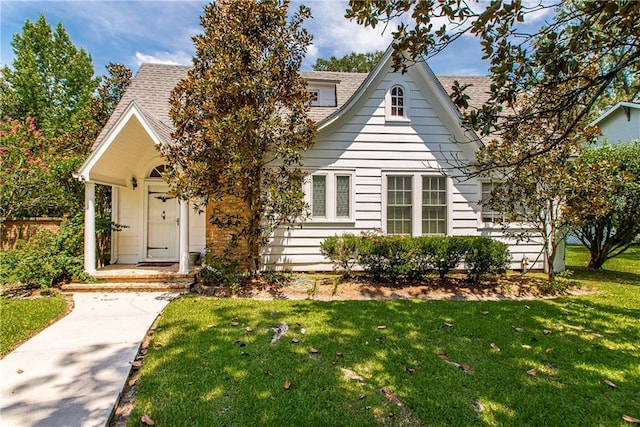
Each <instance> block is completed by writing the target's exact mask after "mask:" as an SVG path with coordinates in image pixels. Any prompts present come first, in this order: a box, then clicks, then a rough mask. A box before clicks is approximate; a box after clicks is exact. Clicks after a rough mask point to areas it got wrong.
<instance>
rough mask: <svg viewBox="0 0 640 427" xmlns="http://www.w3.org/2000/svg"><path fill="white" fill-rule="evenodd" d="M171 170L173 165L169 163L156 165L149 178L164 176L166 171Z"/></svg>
mask: <svg viewBox="0 0 640 427" xmlns="http://www.w3.org/2000/svg"><path fill="white" fill-rule="evenodd" d="M170 170H171V166H169V165H160V166H156V167H155V168H153V170H152V171H151V173H150V174H149V178H162V175H163V174H164V173H165V172H168V171H170Z"/></svg>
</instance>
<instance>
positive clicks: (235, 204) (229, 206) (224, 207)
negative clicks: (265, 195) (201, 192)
mask: <svg viewBox="0 0 640 427" xmlns="http://www.w3.org/2000/svg"><path fill="white" fill-rule="evenodd" d="M220 213H230V214H234V215H238V214H240V215H242V216H243V217H244V218H246V217H247V209H246V207H245V205H244V203H243V202H242V200H240V199H238V198H235V197H230V196H227V197H226V198H224V199H223V200H222V201H220V202H209V204H208V205H207V225H206V245H207V251H208V252H210V253H211V254H213V255H214V256H220V255H228V256H229V257H230V259H232V260H235V261H237V262H238V263H239V264H240V266H242V267H243V268H246V266H247V264H246V259H245V256H246V253H247V250H246V242H245V241H241V242H240V245H239V246H238V247H236V248H233V249H232V250H230V249H229V247H228V243H229V241H230V240H231V233H232V232H233V231H235V230H237V229H234V228H227V229H223V228H220V227H217V226H216V225H214V224H212V223H211V218H213V217H214V215H219V214H220Z"/></svg>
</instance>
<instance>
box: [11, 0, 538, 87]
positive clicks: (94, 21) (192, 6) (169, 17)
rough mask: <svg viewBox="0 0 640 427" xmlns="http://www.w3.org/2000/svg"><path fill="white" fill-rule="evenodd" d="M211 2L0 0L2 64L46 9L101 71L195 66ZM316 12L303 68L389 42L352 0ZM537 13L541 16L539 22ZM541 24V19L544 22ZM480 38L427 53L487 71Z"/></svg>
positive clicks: (451, 68) (326, 0)
mask: <svg viewBox="0 0 640 427" xmlns="http://www.w3.org/2000/svg"><path fill="white" fill-rule="evenodd" d="M207 3H208V1H192V0H181V1H166V0H137V1H122V0H95V1H94V0H75V1H59V0H45V1H28V0H26V1H25V0H0V19H1V22H0V28H1V35H0V37H1V39H0V42H1V45H2V49H1V51H0V60H1V62H2V65H10V64H11V61H12V60H13V49H12V47H11V39H12V37H13V34H14V33H20V32H21V31H22V26H23V25H24V22H25V20H27V19H29V20H31V21H35V20H36V19H37V18H38V15H39V14H40V13H41V12H43V13H44V14H45V17H46V19H47V21H48V22H49V24H50V25H51V26H52V27H55V25H57V23H58V22H59V21H60V22H62V25H63V26H64V27H65V29H66V30H67V32H68V33H69V35H70V36H71V39H72V41H73V43H74V44H75V45H76V46H80V47H84V48H85V49H86V50H87V51H88V52H89V53H90V54H91V55H92V57H93V62H94V67H95V70H96V74H99V75H100V74H104V73H105V68H104V66H105V65H106V64H108V63H109V62H114V63H121V64H125V65H126V66H127V67H129V68H130V69H131V70H132V71H133V72H134V73H135V72H136V71H137V70H138V68H139V66H140V64H142V63H143V62H163V63H173V64H183V65H189V64H190V63H191V58H192V56H193V52H194V50H193V43H192V41H191V36H192V35H194V34H198V33H200V32H201V30H202V28H201V27H200V19H199V18H200V15H201V13H202V8H203V6H205V5H206V4H207ZM304 3H305V4H307V5H308V6H309V7H310V8H311V11H312V14H313V16H314V19H312V20H309V21H306V23H305V27H306V28H307V29H308V30H309V31H310V32H311V34H313V36H314V40H313V45H312V46H311V47H310V49H309V51H308V53H307V58H306V60H305V64H304V65H303V69H311V65H312V64H313V63H314V62H315V60H316V58H329V57H330V56H332V55H335V56H338V57H340V56H342V55H346V54H348V53H350V52H371V51H374V50H384V49H385V48H386V47H387V46H388V45H389V43H390V42H391V30H392V29H393V28H392V27H389V28H388V29H387V30H386V31H385V32H384V33H383V32H382V29H381V28H376V29H375V30H374V29H370V28H363V27H360V26H358V25H357V24H356V23H355V22H351V21H349V20H347V19H346V18H344V12H345V9H346V7H347V2H346V1H339V0H310V1H305V2H304ZM543 18H544V16H538V17H536V19H535V22H541V20H542V19H543ZM538 25H539V24H538ZM481 57H482V54H481V51H480V46H479V44H478V42H477V40H476V39H474V38H472V37H469V36H465V37H462V38H461V39H459V40H458V41H457V42H456V44H455V45H453V46H450V47H448V48H447V49H446V50H445V51H444V52H442V53H440V54H438V55H437V56H436V57H434V58H432V59H430V60H429V65H430V66H431V68H432V69H433V70H434V72H435V73H436V74H450V75H467V74H472V75H478V74H487V64H486V62H483V61H482V60H481Z"/></svg>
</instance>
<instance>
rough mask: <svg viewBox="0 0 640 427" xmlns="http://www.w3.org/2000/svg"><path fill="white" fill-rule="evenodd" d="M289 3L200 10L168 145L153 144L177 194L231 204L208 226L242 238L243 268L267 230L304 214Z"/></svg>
mask: <svg viewBox="0 0 640 427" xmlns="http://www.w3.org/2000/svg"><path fill="white" fill-rule="evenodd" d="M288 7H289V2H288V1H286V0H284V1H272V0H269V1H268V0H263V1H261V0H238V1H231V0H221V1H215V2H212V3H211V4H209V5H207V6H206V7H205V8H204V14H203V16H202V17H201V24H202V27H203V28H204V34H199V35H196V36H194V37H193V41H194V44H195V48H196V56H195V57H194V58H193V67H192V68H191V69H190V70H189V72H188V76H187V77H186V78H185V79H184V80H182V81H181V82H180V83H178V85H177V86H176V88H175V89H174V91H173V93H172V94H171V97H170V103H171V117H172V118H173V121H174V124H175V128H176V130H175V132H174V134H173V137H174V138H175V140H176V141H175V144H169V145H166V146H164V147H163V148H162V151H163V154H164V155H165V156H166V157H167V159H168V161H169V162H170V163H171V164H172V165H173V168H172V171H171V172H170V173H169V175H168V179H169V182H170V183H171V184H172V187H173V189H174V192H175V193H176V194H177V195H178V196H179V197H180V198H181V199H183V200H185V199H189V200H191V201H194V200H200V201H201V203H200V207H201V208H202V207H204V206H206V204H207V203H208V202H210V201H213V202H221V201H222V202H224V203H232V202H233V203H236V202H237V203H239V204H240V205H241V209H238V210H235V211H234V210H232V209H231V208H232V207H234V206H233V205H232V206H231V208H229V209H226V210H223V211H220V212H219V213H218V214H217V215H216V217H215V218H214V219H213V221H212V222H213V223H214V224H215V225H217V226H219V227H221V228H223V229H227V230H230V234H231V244H238V243H240V242H242V243H243V245H246V261H247V265H248V268H249V270H250V272H252V273H255V272H257V271H258V270H259V268H260V265H259V254H260V249H261V246H262V245H264V244H265V243H266V242H267V240H268V238H269V235H270V233H271V231H272V230H273V229H274V228H275V227H277V226H279V225H281V224H289V223H291V222H293V221H295V219H296V218H298V217H300V215H302V214H303V213H304V211H305V204H304V201H303V190H302V183H303V179H304V176H305V174H304V172H303V171H302V170H301V169H300V165H301V156H302V152H303V151H304V150H305V149H307V148H308V147H310V146H311V144H312V141H313V138H314V135H315V129H316V128H315V123H314V122H313V121H312V120H311V119H309V118H308V117H307V113H308V110H309V104H310V101H311V98H310V95H309V94H308V93H307V91H306V82H305V81H304V80H303V79H302V77H301V76H300V74H299V69H300V66H301V63H302V60H303V58H304V55H305V52H306V48H307V46H308V45H309V43H310V42H311V36H310V35H309V34H308V33H307V31H306V30H305V29H303V28H302V27H301V25H302V23H303V21H304V20H305V19H306V18H308V17H309V16H310V12H309V9H308V8H306V7H305V6H301V7H300V8H299V10H298V11H297V12H296V13H295V14H293V16H292V17H291V18H290V20H288V18H287V10H288Z"/></svg>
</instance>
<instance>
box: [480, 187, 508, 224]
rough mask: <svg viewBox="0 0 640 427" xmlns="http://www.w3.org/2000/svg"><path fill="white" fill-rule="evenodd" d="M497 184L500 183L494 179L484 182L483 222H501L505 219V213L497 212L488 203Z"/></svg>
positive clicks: (482, 198)
mask: <svg viewBox="0 0 640 427" xmlns="http://www.w3.org/2000/svg"><path fill="white" fill-rule="evenodd" d="M497 186H498V183H497V182H494V181H491V182H483V183H482V195H481V202H480V203H481V204H482V222H491V223H497V222H501V221H502V219H503V215H502V214H501V213H500V212H496V211H494V210H492V209H491V208H489V207H488V206H487V205H486V203H487V202H488V201H489V200H490V199H491V196H492V194H491V193H492V192H493V190H494V189H495V188H496V187H497Z"/></svg>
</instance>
